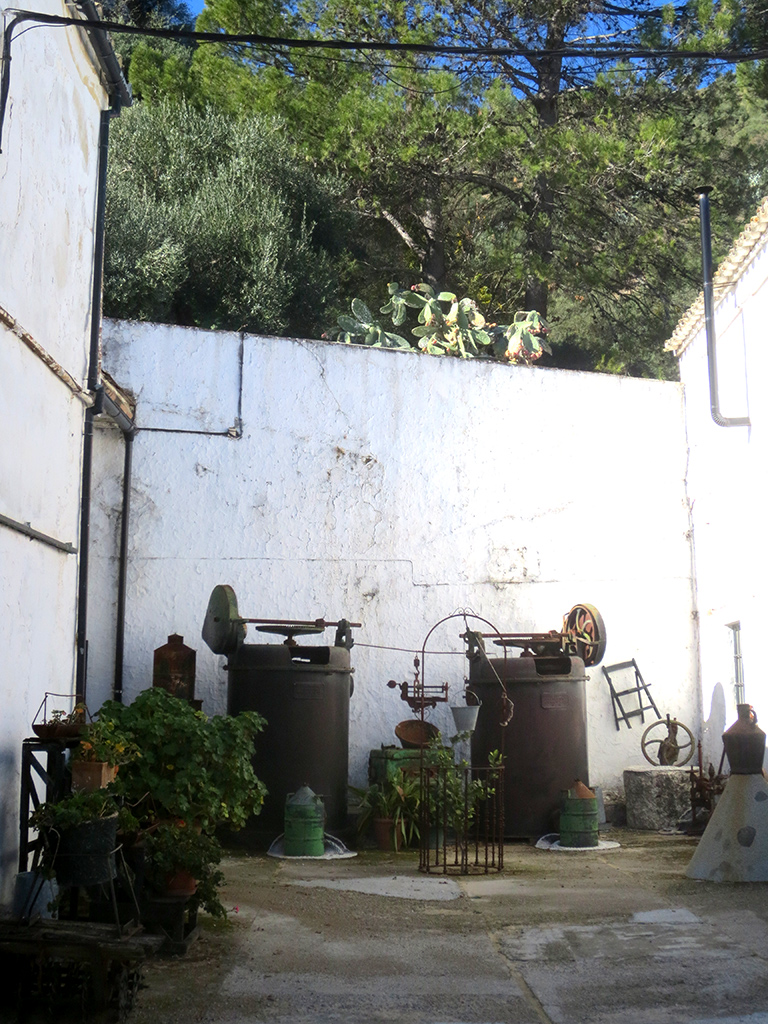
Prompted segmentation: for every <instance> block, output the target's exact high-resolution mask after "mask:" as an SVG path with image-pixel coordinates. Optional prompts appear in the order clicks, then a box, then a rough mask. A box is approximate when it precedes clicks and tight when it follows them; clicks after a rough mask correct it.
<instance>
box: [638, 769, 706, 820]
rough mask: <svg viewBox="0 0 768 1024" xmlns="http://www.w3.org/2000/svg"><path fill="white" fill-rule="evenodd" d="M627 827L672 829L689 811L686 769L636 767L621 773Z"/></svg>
mask: <svg viewBox="0 0 768 1024" xmlns="http://www.w3.org/2000/svg"><path fill="white" fill-rule="evenodd" d="M624 792H625V795H626V801H627V827H628V828H636V829H648V830H649V831H658V830H659V829H662V828H674V827H675V825H677V823H678V821H679V820H680V818H682V816H683V815H684V814H685V812H686V811H690V809H691V790H690V769H688V768H678V767H666V766H659V767H651V766H650V765H649V766H648V767H642V766H641V767H638V768H626V769H625V770H624Z"/></svg>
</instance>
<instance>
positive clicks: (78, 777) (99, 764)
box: [72, 761, 117, 793]
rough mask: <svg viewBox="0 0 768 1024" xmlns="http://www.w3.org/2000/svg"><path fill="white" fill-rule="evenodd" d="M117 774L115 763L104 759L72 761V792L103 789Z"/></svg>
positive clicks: (90, 791)
mask: <svg viewBox="0 0 768 1024" xmlns="http://www.w3.org/2000/svg"><path fill="white" fill-rule="evenodd" d="M116 775H117V765H116V764H114V765H112V764H107V762H106V761H73V762H72V792H73V793H93V792H94V791H95V790H97V789H104V787H105V786H108V785H109V783H110V782H113V781H114V778H115V776H116Z"/></svg>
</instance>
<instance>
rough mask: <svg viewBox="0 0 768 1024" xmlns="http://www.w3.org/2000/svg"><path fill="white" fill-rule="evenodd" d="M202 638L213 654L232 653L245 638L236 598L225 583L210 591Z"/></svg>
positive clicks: (243, 625)
mask: <svg viewBox="0 0 768 1024" xmlns="http://www.w3.org/2000/svg"><path fill="white" fill-rule="evenodd" d="M203 640H205V642H206V643H207V644H208V646H209V647H210V648H211V650H212V651H213V653H214V654H232V653H233V652H234V651H236V650H237V649H238V647H239V646H240V645H241V644H242V642H243V641H244V640H245V623H244V622H243V621H242V619H241V618H240V615H239V613H238V610H237V598H236V597H235V592H234V590H233V589H232V587H230V586H229V585H228V584H226V583H222V584H220V585H219V586H217V587H214V588H213V590H212V592H211V597H210V600H209V601H208V611H207V612H206V613H205V621H204V622H203Z"/></svg>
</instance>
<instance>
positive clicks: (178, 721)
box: [99, 687, 266, 916]
mask: <svg viewBox="0 0 768 1024" xmlns="http://www.w3.org/2000/svg"><path fill="white" fill-rule="evenodd" d="M99 723H100V724H102V723H105V724H113V725H114V727H115V729H116V731H117V732H118V733H119V734H120V735H121V736H124V737H125V738H126V740H127V742H128V743H129V744H132V745H135V747H136V748H137V749H138V751H139V753H140V756H139V757H137V758H135V759H134V760H131V761H129V762H128V763H127V764H125V765H124V766H123V767H121V769H120V773H119V775H118V777H117V778H116V780H115V781H114V782H113V783H112V784H111V785H110V789H111V790H113V792H114V793H115V794H116V795H117V796H118V797H121V798H122V799H123V800H124V801H125V803H126V805H127V806H128V807H130V809H131V811H132V812H133V814H134V816H135V818H136V821H137V828H136V830H135V834H134V836H133V841H134V844H135V845H136V846H137V847H140V846H141V844H142V843H143V846H144V850H145V855H146V856H145V866H146V877H147V880H148V882H149V883H150V885H151V886H152V887H153V888H155V889H161V888H162V885H163V883H164V882H165V881H166V879H167V877H168V876H169V875H172V874H175V873H177V872H179V871H186V872H188V873H189V875H191V876H192V877H193V878H194V879H195V881H196V882H197V891H196V893H195V895H194V897H192V899H193V900H194V901H195V903H197V904H198V905H199V906H201V907H203V909H205V910H207V911H208V912H209V913H211V914H214V915H217V916H223V914H224V908H223V906H222V905H221V902H220V900H219V898H218V895H217V891H218V887H219V885H220V884H221V881H222V878H223V876H222V875H221V873H220V872H219V870H218V868H217V865H218V864H219V862H220V860H221V857H222V846H221V843H220V841H219V839H218V837H217V836H216V835H215V834H214V833H215V831H216V830H217V829H219V828H221V827H226V828H230V829H232V830H237V829H240V828H242V827H243V826H244V825H245V823H246V822H247V821H248V819H249V818H250V817H251V816H252V815H255V814H258V813H259V811H260V810H261V807H262V805H263V803H264V796H265V793H266V789H265V787H264V785H263V783H262V782H260V781H259V779H258V778H257V777H256V775H255V774H254V771H253V766H252V763H251V759H252V757H253V744H254V738H255V737H256V736H257V734H258V733H259V732H260V731H261V729H262V728H263V726H264V720H263V718H261V716H260V715H258V714H256V712H243V713H242V714H240V715H237V716H228V715H215V716H214V717H212V718H208V717H207V716H206V715H205V714H204V713H203V712H202V711H197V710H195V709H194V708H193V707H192V706H191V705H190V704H189V702H188V701H186V700H182V699H180V698H178V697H174V696H172V695H171V694H170V693H168V692H167V691H166V690H164V689H162V688H160V687H153V688H151V689H148V690H144V691H143V692H142V693H140V694H139V696H138V697H137V698H136V700H134V702H133V703H132V704H129V705H123V704H118V703H117V702H115V701H107V702H106V703H105V704H104V705H102V707H101V709H100V711H99Z"/></svg>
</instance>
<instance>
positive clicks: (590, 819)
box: [560, 784, 600, 849]
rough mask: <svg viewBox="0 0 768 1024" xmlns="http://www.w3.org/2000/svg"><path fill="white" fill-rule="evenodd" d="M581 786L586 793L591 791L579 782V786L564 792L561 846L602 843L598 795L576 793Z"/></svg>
mask: <svg viewBox="0 0 768 1024" xmlns="http://www.w3.org/2000/svg"><path fill="white" fill-rule="evenodd" d="M579 788H580V789H581V790H582V791H583V792H584V793H591V791H590V790H588V789H587V788H586V786H583V785H582V784H579V787H578V788H574V789H570V790H568V791H567V793H564V794H563V799H562V803H561V805H560V846H561V847H562V846H566V847H575V848H576V849H588V848H589V847H594V846H599V844H600V837H599V834H598V830H597V824H598V813H597V797H596V796H594V795H590V796H585V795H580V794H579V795H576V794H578V793H579Z"/></svg>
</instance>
